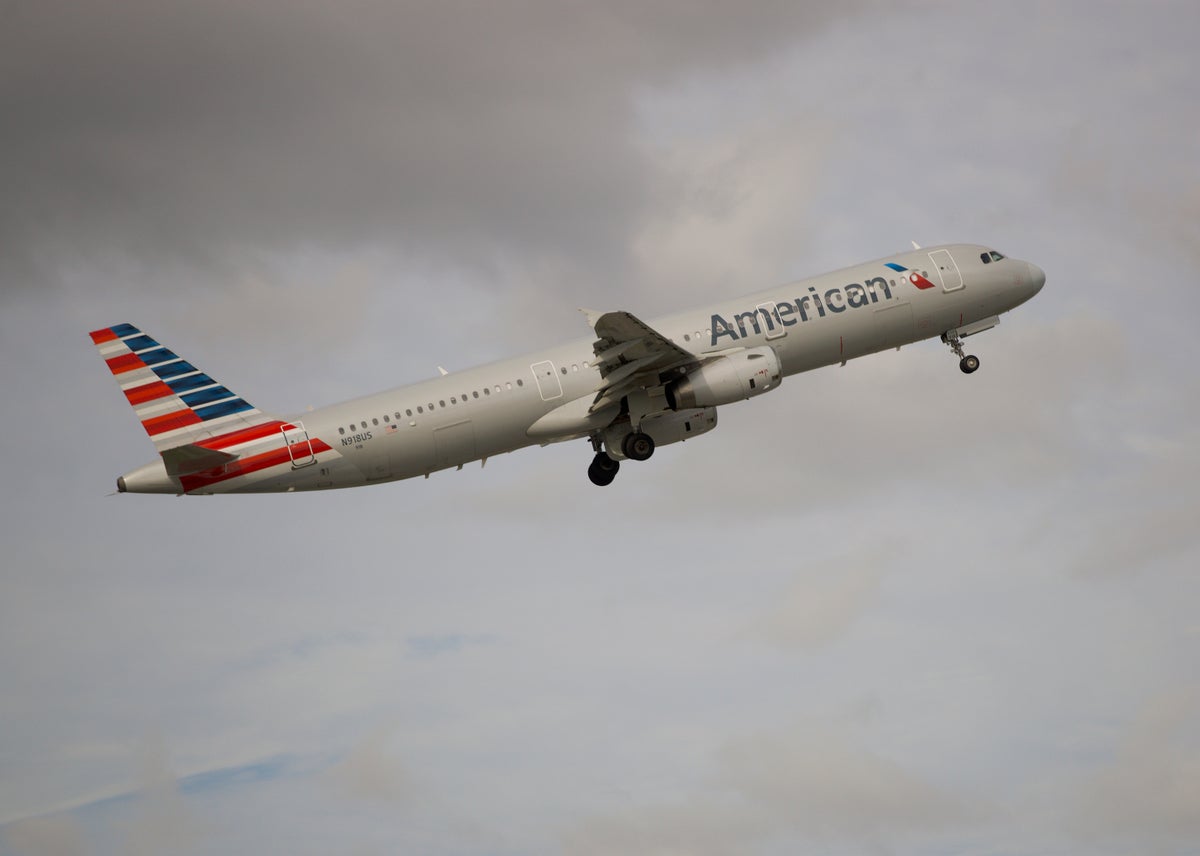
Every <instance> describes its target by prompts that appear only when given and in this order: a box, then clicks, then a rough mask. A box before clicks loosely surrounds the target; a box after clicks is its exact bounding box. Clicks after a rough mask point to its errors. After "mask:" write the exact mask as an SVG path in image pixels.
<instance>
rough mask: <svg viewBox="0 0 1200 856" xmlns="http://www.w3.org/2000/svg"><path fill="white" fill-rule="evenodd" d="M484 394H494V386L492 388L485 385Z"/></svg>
mask: <svg viewBox="0 0 1200 856" xmlns="http://www.w3.org/2000/svg"><path fill="white" fill-rule="evenodd" d="M483 394H484V395H491V394H492V388H491V387H490V386H485V387H484V388H483Z"/></svg>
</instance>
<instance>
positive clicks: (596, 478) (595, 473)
mask: <svg viewBox="0 0 1200 856" xmlns="http://www.w3.org/2000/svg"><path fill="white" fill-rule="evenodd" d="M619 469H621V462H620V461H614V460H613V459H612V458H610V457H609V456H608V455H606V454H604V453H603V452H597V453H596V457H594V458H593V459H592V464H591V466H589V467H588V478H589V479H591V480H592V484H594V485H596V486H598V487H607V486H608V485H610V484H612V482H613V479H615V478H616V477H617V470H619Z"/></svg>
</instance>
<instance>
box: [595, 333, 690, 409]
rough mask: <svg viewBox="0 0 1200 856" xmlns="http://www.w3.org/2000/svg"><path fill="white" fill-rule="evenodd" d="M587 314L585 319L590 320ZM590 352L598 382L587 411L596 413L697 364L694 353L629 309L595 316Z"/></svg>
mask: <svg viewBox="0 0 1200 856" xmlns="http://www.w3.org/2000/svg"><path fill="white" fill-rule="evenodd" d="M592 317H593V316H592V315H591V313H589V318H588V320H589V321H591V320H592ZM592 326H593V327H594V328H595V330H596V341H595V343H594V344H593V345H592V351H593V353H595V355H596V363H595V364H596V368H598V369H600V377H601V383H600V386H599V387H598V388H597V390H596V400H595V401H593V402H592V406H591V408H590V409H589V412H591V413H595V412H596V411H598V410H601V409H603V408H605V407H608V406H609V405H611V404H616V403H619V402H620V401H621V399H622V398H624V397H625V396H627V395H629V394H630V393H631V392H635V391H637V390H639V389H648V388H653V387H657V386H660V385H661V384H662V383H663V378H662V375H663V374H664V373H668V372H676V373H678V372H680V371H681V370H686V369H689V368H693V367H695V366H698V365H700V360H699V359H698V358H697V357H696V355H695V354H692V353H690V352H688V351H685V350H684V349H683V348H681V347H679V346H678V345H676V344H675V343H674V342H672V341H671V340H670V339H668V338H667V337H666V336H664V335H662V334H661V333H659V332H658V331H657V330H655V329H654V328H652V327H650V326H649V325H648V324H646V323H645V322H644V321H641V320H640V319H638V318H636V317H635V316H633V315H631V314H630V313H628V312H606V313H604V314H603V315H600V316H599V317H596V318H595V323H594V324H593V325H592Z"/></svg>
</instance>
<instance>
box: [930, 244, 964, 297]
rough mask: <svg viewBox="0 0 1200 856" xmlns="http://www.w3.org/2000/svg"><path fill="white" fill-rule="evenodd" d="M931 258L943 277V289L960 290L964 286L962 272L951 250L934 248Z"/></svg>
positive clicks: (939, 274)
mask: <svg viewBox="0 0 1200 856" xmlns="http://www.w3.org/2000/svg"><path fill="white" fill-rule="evenodd" d="M929 260H930V261H931V262H933V267H934V269H935V270H937V272H938V276H940V277H941V278H942V291H958V290H959V289H960V288H962V287H963V278H962V272H961V271H959V269H958V264H957V263H955V261H954V256H952V255H950V251H949V250H934V251H933V252H932V253H930V254H929Z"/></svg>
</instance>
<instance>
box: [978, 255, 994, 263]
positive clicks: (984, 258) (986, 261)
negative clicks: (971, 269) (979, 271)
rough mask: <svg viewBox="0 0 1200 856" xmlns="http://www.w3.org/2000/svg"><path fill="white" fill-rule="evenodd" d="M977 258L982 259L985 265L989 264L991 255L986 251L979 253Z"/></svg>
mask: <svg viewBox="0 0 1200 856" xmlns="http://www.w3.org/2000/svg"><path fill="white" fill-rule="evenodd" d="M979 258H980V259H981V260H982V261H983V263H984V264H985V265H990V264H991V263H992V257H991V256H989V255H988V254H987V253H980V254H979Z"/></svg>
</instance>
